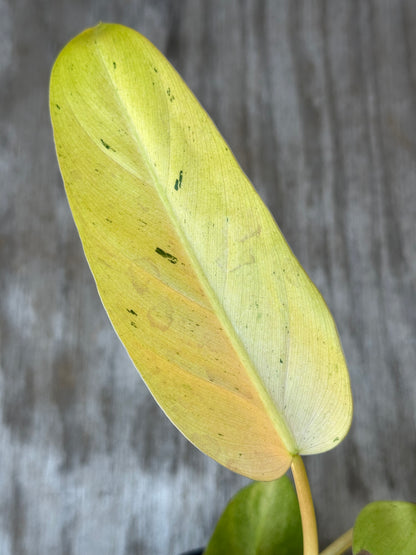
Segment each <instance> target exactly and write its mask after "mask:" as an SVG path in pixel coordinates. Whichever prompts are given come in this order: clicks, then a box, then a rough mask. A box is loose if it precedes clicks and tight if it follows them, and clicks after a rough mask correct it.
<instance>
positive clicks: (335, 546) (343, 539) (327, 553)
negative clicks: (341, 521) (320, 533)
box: [321, 528, 353, 555]
mask: <svg viewBox="0 0 416 555" xmlns="http://www.w3.org/2000/svg"><path fill="white" fill-rule="evenodd" d="M352 531H353V530H352V528H351V529H350V530H348V531H347V532H345V534H342V536H340V537H339V538H338V539H337V540H335V541H334V543H331V545H328V547H327V548H326V549H324V550H323V551H322V553H321V555H342V553H345V552H346V551H347V549H349V548H350V547H352Z"/></svg>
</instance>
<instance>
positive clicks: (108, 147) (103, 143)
mask: <svg viewBox="0 0 416 555" xmlns="http://www.w3.org/2000/svg"><path fill="white" fill-rule="evenodd" d="M100 141H101V144H102V145H103V146H104V147H105V148H106V149H107V150H112V151H113V152H115V150H114V148H113V147H111V146H110V145H109V144H108V143H106V142H105V141H103V139H100Z"/></svg>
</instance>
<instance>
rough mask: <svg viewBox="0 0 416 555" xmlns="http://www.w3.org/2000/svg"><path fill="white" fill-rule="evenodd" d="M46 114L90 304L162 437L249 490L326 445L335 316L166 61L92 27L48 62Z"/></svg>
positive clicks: (344, 415) (341, 412)
mask: <svg viewBox="0 0 416 555" xmlns="http://www.w3.org/2000/svg"><path fill="white" fill-rule="evenodd" d="M219 100H220V99H219ZM50 109H51V117H52V123H53V128H54V137H55V143H56V150H57V155H58V159H59V164H60V168H61V172H62V175H63V178H64V182H65V186H66V191H67V195H68V199H69V202H70V205H71V209H72V212H73V215H74V219H75V222H76V225H77V227H78V231H79V233H80V236H81V240H82V243H83V247H84V250H85V254H86V256H87V259H88V262H89V264H90V267H91V270H92V272H93V274H94V277H95V280H96V283H97V288H98V291H99V293H100V296H101V299H102V301H103V303H104V306H105V308H106V310H107V312H108V315H109V317H110V319H111V321H112V323H113V325H114V328H115V330H116V331H117V333H118V335H119V336H120V338H121V340H122V342H123V343H124V345H125V346H126V348H127V350H128V352H129V354H130V356H131V358H132V360H133V362H134V363H135V365H136V366H137V368H138V370H139V371H140V373H141V375H142V377H143V378H144V380H145V381H146V383H147V385H148V387H149V389H150V391H151V392H152V394H153V395H154V397H155V398H156V400H157V401H158V403H159V404H160V406H161V407H162V408H163V410H164V411H165V412H166V414H167V415H168V417H169V418H170V419H171V420H172V421H173V423H174V424H175V425H176V426H177V427H178V428H179V429H180V430H181V431H182V432H183V433H184V434H185V435H186V436H187V437H188V439H189V440H190V441H191V442H193V443H194V444H195V445H196V446H197V447H198V448H199V449H201V450H202V451H204V452H205V453H207V454H208V455H210V456H211V457H213V458H214V459H216V460H217V461H218V462H220V463H221V464H224V465H225V466H227V467H228V468H230V469H232V470H234V471H236V472H239V473H241V474H244V475H246V476H249V477H251V478H254V479H259V480H270V479H274V478H277V477H279V476H281V475H282V474H283V473H284V472H285V471H286V470H287V468H288V467H289V465H290V462H291V458H292V455H293V454H294V453H298V452H299V453H301V454H309V453H318V452H322V451H325V450H327V449H330V448H332V447H333V446H335V445H336V444H337V443H338V442H339V441H340V440H341V439H342V438H343V437H344V436H345V434H346V433H347V430H348V428H349V425H350V420H351V413H352V404H351V395H350V385H349V378H348V372H347V369H346V366H345V362H344V357H343V353H342V349H341V346H340V343H339V339H338V335H337V331H336V328H335V325H334V322H333V320H332V317H331V315H330V313H329V311H328V309H327V307H326V305H325V303H324V301H323V299H322V297H321V295H320V294H319V293H318V291H317V290H316V288H315V287H314V285H313V284H312V283H311V281H310V280H309V278H308V277H307V275H306V274H305V272H304V271H303V269H302V267H301V266H300V264H299V263H298V261H297V260H296V258H295V257H294V255H293V253H292V252H291V250H290V248H289V247H288V245H287V243H286V242H285V240H284V238H283V236H282V234H281V232H280V231H279V229H278V227H277V226H276V224H275V222H274V220H273V218H272V217H271V215H270V213H269V212H268V210H267V209H266V207H265V206H264V204H263V203H262V201H261V199H260V198H259V196H258V195H257V193H256V192H255V190H254V189H253V187H252V185H251V184H250V182H249V181H248V180H247V178H246V176H245V175H244V173H243V172H242V170H241V168H240V167H239V165H238V164H237V162H236V160H235V159H234V157H233V155H232V153H231V152H230V150H229V148H228V147H227V145H226V143H225V142H224V140H223V139H222V137H221V136H220V134H219V132H218V130H217V129H216V127H215V126H214V124H213V123H212V121H211V120H210V119H209V117H208V116H207V114H206V113H205V111H204V110H203V109H202V108H201V106H200V105H199V104H198V102H197V100H196V99H195V97H194V96H193V95H192V93H191V92H190V90H189V89H188V87H187V86H186V84H185V83H184V82H183V81H182V79H181V78H180V76H179V75H178V74H177V73H176V71H175V70H174V68H173V67H172V66H171V65H170V64H169V62H168V61H167V60H166V59H165V58H164V57H163V55H162V54H161V53H160V52H159V51H158V50H157V49H156V48H155V47H154V46H153V45H152V44H151V43H150V42H149V41H148V40H147V39H145V38H144V37H143V36H141V35H140V34H138V33H136V32H135V31H133V30H131V29H128V28H126V27H123V26H121V25H113V24H100V25H98V26H97V27H95V28H93V29H88V30H86V31H84V32H83V33H81V34H80V35H79V36H78V37H76V38H75V39H73V40H72V41H71V42H70V43H69V44H68V45H67V46H66V47H65V48H64V50H63V51H62V52H61V54H60V55H59V57H58V59H57V61H56V63H55V65H54V68H53V71H52V77H51V88H50Z"/></svg>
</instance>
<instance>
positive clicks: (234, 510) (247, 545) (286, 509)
mask: <svg viewBox="0 0 416 555" xmlns="http://www.w3.org/2000/svg"><path fill="white" fill-rule="evenodd" d="M276 553H279V555H302V553H303V542H302V524H301V518H300V512H299V505H298V500H297V497H296V493H295V491H294V489H293V486H292V484H291V482H290V480H289V479H288V478H287V477H286V476H282V478H279V479H278V480H275V481H273V482H255V483H253V484H251V485H249V486H247V487H245V488H243V489H242V490H240V491H239V492H238V493H237V495H236V496H235V497H234V498H233V499H232V500H231V501H230V503H229V504H228V505H227V507H226V509H225V511H224V513H223V514H222V516H221V518H220V520H219V521H218V524H217V526H216V528H215V531H214V533H213V535H212V538H211V540H210V542H209V544H208V546H207V548H206V550H205V551H204V555H222V554H224V555H234V554H235V555H276Z"/></svg>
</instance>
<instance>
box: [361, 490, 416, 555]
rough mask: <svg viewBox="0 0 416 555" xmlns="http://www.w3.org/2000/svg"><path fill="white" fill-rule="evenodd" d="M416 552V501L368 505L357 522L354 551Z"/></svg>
mask: <svg viewBox="0 0 416 555" xmlns="http://www.w3.org/2000/svg"><path fill="white" fill-rule="evenodd" d="M361 552H368V553H370V555H415V554H416V505H415V504H413V503H405V502H402V501H377V502H375V503H370V504H369V505H367V506H366V507H365V508H364V509H363V510H362V511H361V512H360V514H359V515H358V518H357V520H356V522H355V526H354V541H353V553H354V555H358V554H359V553H361Z"/></svg>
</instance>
